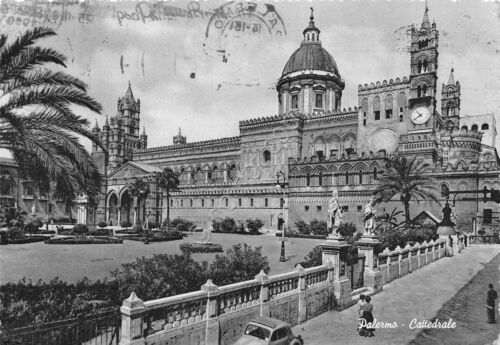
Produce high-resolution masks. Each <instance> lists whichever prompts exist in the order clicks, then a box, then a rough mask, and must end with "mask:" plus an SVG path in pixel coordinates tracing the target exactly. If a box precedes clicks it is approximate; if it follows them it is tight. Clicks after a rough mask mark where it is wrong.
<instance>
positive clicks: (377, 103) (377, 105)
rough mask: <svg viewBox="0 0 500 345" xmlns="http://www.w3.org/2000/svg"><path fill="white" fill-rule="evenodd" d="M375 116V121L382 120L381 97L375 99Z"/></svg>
mask: <svg viewBox="0 0 500 345" xmlns="http://www.w3.org/2000/svg"><path fill="white" fill-rule="evenodd" d="M373 114H374V115H375V120H380V97H379V96H377V97H375V98H374V99H373Z"/></svg>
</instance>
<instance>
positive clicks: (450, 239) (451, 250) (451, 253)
mask: <svg viewBox="0 0 500 345" xmlns="http://www.w3.org/2000/svg"><path fill="white" fill-rule="evenodd" d="M448 240H449V241H450V251H449V253H448V254H449V255H450V256H453V237H451V234H450V235H448Z"/></svg>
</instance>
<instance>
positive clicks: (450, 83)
mask: <svg viewBox="0 0 500 345" xmlns="http://www.w3.org/2000/svg"><path fill="white" fill-rule="evenodd" d="M454 70H455V69H454V68H453V67H452V68H451V71H450V77H449V78H448V85H455V76H454V75H453V71H454Z"/></svg>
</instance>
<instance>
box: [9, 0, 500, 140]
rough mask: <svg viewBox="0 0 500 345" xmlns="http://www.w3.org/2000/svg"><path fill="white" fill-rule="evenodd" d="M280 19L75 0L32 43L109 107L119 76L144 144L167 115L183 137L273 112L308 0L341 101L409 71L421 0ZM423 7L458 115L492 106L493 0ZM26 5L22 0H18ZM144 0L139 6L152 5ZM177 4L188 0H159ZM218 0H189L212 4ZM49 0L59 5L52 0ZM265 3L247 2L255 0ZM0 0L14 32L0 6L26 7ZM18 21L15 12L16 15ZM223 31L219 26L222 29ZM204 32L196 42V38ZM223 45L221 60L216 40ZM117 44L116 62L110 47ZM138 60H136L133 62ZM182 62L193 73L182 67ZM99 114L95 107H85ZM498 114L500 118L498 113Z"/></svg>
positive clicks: (496, 83)
mask: <svg viewBox="0 0 500 345" xmlns="http://www.w3.org/2000/svg"><path fill="white" fill-rule="evenodd" d="M270 3H272V4H273V5H274V7H275V10H276V12H277V13H278V14H279V15H280V17H281V18H282V20H283V23H284V26H285V29H286V35H283V36H281V37H276V36H271V35H269V33H268V32H267V31H266V30H263V31H262V32H261V34H259V35H250V34H241V35H236V34H234V33H231V32H229V33H228V34H227V36H226V37H222V38H221V36H220V35H219V36H217V35H218V34H219V33H218V32H216V31H215V30H211V31H210V32H209V38H208V40H206V38H205V32H206V29H207V25H208V23H209V19H210V16H206V17H205V18H201V17H198V18H183V17H177V18H173V19H171V20H163V21H157V22H151V21H149V20H146V22H145V23H143V22H141V21H132V20H126V19H122V23H121V25H120V23H119V21H118V19H117V16H118V12H117V11H126V12H128V13H132V12H134V9H135V7H136V6H137V4H138V3H137V2H135V3H131V2H130V3H126V2H100V1H98V2H95V1H91V3H90V5H89V7H88V11H89V13H93V14H95V15H96V16H97V17H96V18H95V20H94V22H93V23H91V24H81V23H80V22H79V21H78V13H80V12H83V11H84V7H83V5H71V6H68V7H67V8H68V9H69V10H70V12H71V13H72V18H71V19H70V20H68V21H66V22H63V23H49V22H46V23H45V25H49V26H52V27H54V28H56V30H57V32H58V36H57V37H55V38H50V39H47V40H44V41H43V44H44V45H45V44H46V45H48V46H51V47H53V48H56V49H58V50H60V51H61V52H62V53H64V54H65V55H66V56H67V57H68V68H67V72H69V73H71V74H72V75H75V76H77V77H79V78H81V79H82V80H83V81H85V82H86V83H87V84H88V85H89V93H90V94H91V95H92V96H93V97H95V98H96V99H97V100H98V101H99V102H101V103H102V105H103V107H104V115H106V114H108V115H114V114H115V112H116V102H117V98H118V97H120V96H123V95H124V93H125V90H126V88H127V83H128V81H129V80H130V81H131V83H132V89H133V92H134V96H136V97H139V98H140V99H141V107H142V111H141V120H142V121H141V126H142V125H145V126H146V131H147V134H148V135H149V146H150V147H152V146H162V145H170V144H171V143H172V136H173V135H175V134H176V133H177V129H178V127H179V126H180V127H182V132H183V134H184V135H186V136H187V139H188V142H193V141H199V140H205V139H212V138H219V137H227V136H236V135H239V131H238V121H240V120H244V119H249V118H254V117H263V116H270V115H274V114H276V112H277V108H278V107H277V94H276V90H275V84H276V81H277V80H278V78H279V77H280V75H281V72H282V70H283V67H284V65H285V63H286V61H287V59H288V58H289V56H290V55H291V54H292V53H293V51H294V50H295V49H297V48H298V47H299V45H300V42H301V40H302V30H303V29H304V28H305V27H306V26H307V24H308V20H309V14H310V11H309V7H310V6H313V7H314V10H315V11H314V14H315V23H316V26H317V27H318V28H319V29H320V30H321V35H320V39H321V41H322V44H323V47H324V48H326V49H327V50H328V51H329V52H330V53H331V54H332V56H333V57H334V59H335V60H336V62H337V65H338V68H339V71H340V74H341V76H342V78H343V79H344V80H345V82H346V88H345V90H344V93H343V98H342V105H343V106H345V107H348V106H355V105H357V87H358V84H360V83H362V84H364V83H370V82H372V81H373V82H375V81H377V80H383V79H387V80H389V79H391V78H393V79H395V78H396V77H400V78H401V77H403V76H408V75H409V64H410V62H409V54H407V53H404V52H403V51H402V50H403V49H404V48H405V47H406V46H408V45H409V38H408V36H407V35H406V33H405V32H406V28H407V27H408V26H409V25H411V24H416V25H420V23H421V21H422V16H423V13H424V9H425V3H424V2H422V1H390V2H389V1H343V2H340V1H331V2H330V1H328V2H327V1H312V2H306V1H293V2H292V1H289V2H281V1H279V2H270ZM428 3H429V18H430V20H431V22H432V20H433V19H435V21H436V23H437V28H438V30H439V31H440V44H439V70H438V71H439V72H438V76H439V81H438V85H439V89H438V92H439V93H440V87H441V83H443V82H446V81H447V80H448V75H449V71H450V67H451V66H452V65H453V67H454V68H455V78H456V79H457V80H459V81H460V83H461V85H462V109H461V113H462V115H470V114H482V113H488V112H494V113H495V114H496V116H498V115H499V114H500V97H499V96H500V94H499V93H500V68H499V65H500V64H499V62H500V59H499V57H500V3H498V2H495V3H494V2H481V1H460V2H449V1H436V0H430V1H429V2H428ZM22 4H24V5H29V4H30V3H29V2H23V3H22ZM148 4H149V5H146V4H143V5H142V6H143V8H144V9H146V8H147V6H153V5H154V2H149V3H148ZM163 4H164V5H165V6H172V7H176V8H180V9H187V8H188V6H193V5H192V4H191V5H189V2H188V1H173V2H165V3H163ZM223 4H226V6H229V5H227V3H225V2H222V1H206V2H200V3H198V4H197V5H199V7H200V8H201V9H203V10H207V11H209V10H213V9H215V8H217V7H219V6H221V5H223ZM51 6H52V7H50V9H51V10H52V11H54V9H55V10H60V9H61V8H62V7H63V6H62V5H61V4H60V3H57V2H54V3H53V4H52V5H51ZM262 9H265V3H263V2H258V11H259V12H260V11H262ZM9 11H10V13H7V14H5V12H2V11H0V16H2V15H4V17H3V19H2V21H1V23H0V28H1V31H2V32H3V33H8V34H9V35H10V36H12V37H13V36H14V35H16V34H17V33H18V32H20V31H21V30H23V29H24V27H23V26H22V24H21V25H16V23H15V22H14V23H13V24H12V23H11V24H10V25H9V22H8V21H7V19H6V18H8V16H12V15H14V16H16V15H17V16H18V17H19V16H20V17H21V19H25V18H27V16H26V15H19V13H17V14H16V13H12V11H15V10H12V7H10V9H9ZM21 23H22V22H21ZM226 32H228V31H226ZM204 43H205V47H204V46H203V44H204ZM221 47H222V48H225V50H226V57H227V62H223V57H222V54H220V53H217V52H216V50H217V49H219V48H221ZM121 56H123V65H124V68H123V72H122V69H121V65H120V59H121ZM142 65H144V68H143V67H142ZM191 73H195V77H194V78H191ZM88 116H89V118H91V119H92V126H93V123H94V122H95V118H98V121H99V124H100V125H101V126H102V124H103V123H104V120H105V118H104V116H97V117H96V116H95V115H93V114H89V115H88ZM497 123H498V124H500V121H497Z"/></svg>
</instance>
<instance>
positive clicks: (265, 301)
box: [255, 270, 269, 316]
mask: <svg viewBox="0 0 500 345" xmlns="http://www.w3.org/2000/svg"><path fill="white" fill-rule="evenodd" d="M255 280H257V281H258V282H260V316H269V276H268V275H267V274H266V273H265V272H264V271H263V270H261V271H260V273H259V274H257V275H256V276H255Z"/></svg>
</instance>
